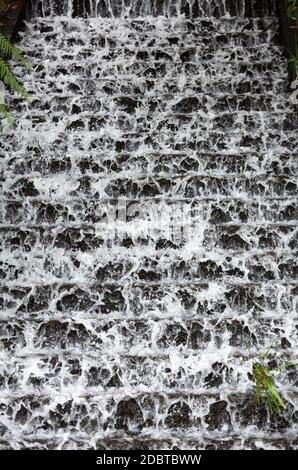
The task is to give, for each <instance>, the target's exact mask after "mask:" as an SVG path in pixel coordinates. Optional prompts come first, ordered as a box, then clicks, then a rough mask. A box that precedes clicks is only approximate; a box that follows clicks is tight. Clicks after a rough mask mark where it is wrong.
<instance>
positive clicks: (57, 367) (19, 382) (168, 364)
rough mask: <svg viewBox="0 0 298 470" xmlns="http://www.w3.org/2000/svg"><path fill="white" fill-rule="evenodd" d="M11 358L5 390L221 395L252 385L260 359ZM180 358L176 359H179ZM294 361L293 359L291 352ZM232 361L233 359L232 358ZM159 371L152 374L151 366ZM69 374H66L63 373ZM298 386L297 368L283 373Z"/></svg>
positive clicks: (284, 380)
mask: <svg viewBox="0 0 298 470" xmlns="http://www.w3.org/2000/svg"><path fill="white" fill-rule="evenodd" d="M32 359H33V358H32V356H30V355H28V356H26V357H15V358H13V359H10V358H9V357H5V358H3V359H2V360H1V361H0V364H1V385H0V387H1V393H3V395H4V394H9V395H10V396H12V395H14V396H22V395H23V396H24V395H26V394H31V395H34V393H36V390H37V389H38V388H40V387H43V390H44V393H45V394H49V395H50V394H51V393H53V392H54V393H55V394H64V395H67V394H69V393H71V390H73V389H74V388H80V390H82V391H83V390H84V391H85V392H84V393H86V394H88V393H90V394H95V393H98V394H99V395H100V394H102V392H103V390H104V391H106V393H107V394H111V392H112V393H113V392H115V391H117V392H118V393H119V392H120V393H123V392H124V391H125V392H126V393H127V394H128V395H130V394H131V395H135V394H138V393H141V392H142V391H144V390H151V392H152V391H155V392H159V391H160V390H164V391H165V393H166V394H170V395H171V394H173V393H174V394H179V393H181V394H182V395H185V394H193V393H204V392H205V393H210V394H212V393H213V394H218V392H219V390H218V387H219V386H220V387H221V388H222V389H225V390H227V389H230V390H232V389H234V391H235V390H237V387H238V384H239V383H241V387H242V389H244V388H246V389H252V388H253V381H252V380H251V371H252V364H253V361H254V358H243V357H235V356H234V357H233V356H232V355H230V354H229V353H227V354H223V355H222V356H221V355H217V356H215V355H214V354H213V355H212V354H211V353H210V352H207V353H205V354H204V353H203V354H202V356H201V357H200V356H198V355H193V356H192V355H191V356H190V357H189V359H188V360H186V358H185V357H184V356H183V355H181V356H179V354H177V356H175V357H174V356H173V355H172V356H171V354H170V356H169V357H156V358H155V357H137V356H136V357H129V356H124V357H121V358H119V357H117V356H116V355H115V356H110V357H109V356H100V357H95V356H89V355H88V354H86V357H82V356H81V355H80V354H74V355H73V356H71V355H68V356H67V355H64V354H61V356H59V358H58V356H57V355H52V356H48V357H46V356H36V357H35V364H34V366H33V365H32ZM175 360H176V361H175ZM282 360H283V361H284V360H285V357H284V356H283V357H282ZM288 360H293V358H291V357H289V358H288ZM227 361H228V362H227ZM152 370H154V371H155V375H154V378H152V373H151V371H152ZM62 373H63V377H62V376H61V374H62ZM297 385H298V377H297V371H296V370H295V368H294V367H292V368H289V369H286V370H285V371H284V372H283V373H282V375H280V376H279V386H280V387H282V388H283V389H284V390H286V389H293V388H294V389H295V388H296V387H297Z"/></svg>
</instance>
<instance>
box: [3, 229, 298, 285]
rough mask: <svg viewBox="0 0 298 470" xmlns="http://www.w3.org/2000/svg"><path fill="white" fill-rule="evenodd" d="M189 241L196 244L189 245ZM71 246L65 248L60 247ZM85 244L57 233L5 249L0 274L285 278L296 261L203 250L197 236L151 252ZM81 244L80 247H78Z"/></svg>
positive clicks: (283, 254)
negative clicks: (30, 246)
mask: <svg viewBox="0 0 298 470" xmlns="http://www.w3.org/2000/svg"><path fill="white" fill-rule="evenodd" d="M193 246H195V247H194V248H193ZM70 247H72V248H71V251H68V252H65V248H68V249H69V248H70ZM85 247H86V245H85V244H82V243H80V240H78V241H75V243H73V240H72V239H71V238H69V235H68V236H66V237H65V238H61V241H60V247H56V248H55V249H53V248H48V249H45V248H44V249H43V250H42V251H41V250H40V249H39V250H38V252H36V253H35V254H34V256H32V253H30V252H28V253H26V252H25V251H20V250H18V251H16V252H6V253H5V252H4V253H3V255H2V257H1V265H0V266H1V270H0V276H1V279H2V280H3V281H4V282H7V283H10V282H14V281H17V282H19V283H24V282H25V283H26V282H27V281H28V279H27V275H26V273H27V272H28V270H29V269H30V273H31V274H30V279H31V283H36V282H37V283H39V282H41V281H43V280H45V279H47V282H48V283H49V282H58V281H63V282H76V281H77V282H80V280H82V279H88V281H95V280H97V281H99V282H102V283H108V284H110V283H113V282H123V283H124V285H126V284H131V283H135V282H148V284H150V283H152V282H153V283H157V282H162V283H175V282H178V283H179V282H182V283H188V282H190V283H191V282H206V281H208V282H211V281H216V282H219V281H224V282H230V283H231V282H239V283H246V282H276V281H280V282H285V283H287V282H289V283H293V282H295V281H297V261H296V259H295V255H293V252H292V251H283V250H272V251H267V252H261V253H258V252H256V253H254V252H252V253H250V252H246V253H245V254H244V252H243V251H240V252H236V253H233V256H232V255H231V253H229V252H228V251H227V252H225V251H223V250H221V251H219V252H215V253H212V252H209V253H208V252H206V253H205V251H204V250H203V249H202V248H200V246H199V244H198V241H197V240H195V241H193V240H191V242H190V246H187V245H186V247H185V248H184V249H183V250H181V251H178V252H177V251H176V250H167V249H165V250H164V252H163V253H161V252H160V253H158V252H156V249H155V248H154V247H150V246H149V247H140V248H138V249H136V251H135V252H133V251H132V252H130V251H129V250H125V256H124V257H123V254H124V252H123V247H119V248H117V247H114V249H113V251H107V250H106V249H104V250H100V249H94V251H93V253H88V247H87V252H85V251H86V248H85ZM81 248H83V251H81Z"/></svg>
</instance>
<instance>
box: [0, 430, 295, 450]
mask: <svg viewBox="0 0 298 470" xmlns="http://www.w3.org/2000/svg"><path fill="white" fill-rule="evenodd" d="M48 448H49V449H58V450H97V451H98V450H101V451H105V450H125V451H126V450H139V451H140V450H149V451H150V450H157V451H158V450H161V449H162V450H172V451H176V450H177V449H181V448H182V449H184V448H185V449H187V450H196V451H200V450H202V449H204V450H209V451H210V450H240V449H242V448H244V449H246V450H296V448H297V439H295V438H294V437H289V436H286V437H280V435H279V434H275V435H274V436H270V437H268V436H265V435H263V434H262V436H260V433H259V432H258V433H256V435H255V436H253V435H252V434H251V436H250V437H247V438H243V437H241V436H235V435H233V436H232V437H229V438H226V437H222V438H216V437H213V438H212V437H203V436H202V435H195V436H194V437H193V438H191V437H186V436H185V433H183V435H181V436H178V435H177V434H176V435H175V436H173V433H171V436H164V435H163V436H162V437H161V438H157V437H156V435H155V434H154V432H152V436H147V437H143V436H142V437H140V436H139V437H129V436H128V435H127V433H123V435H119V432H118V433H116V434H115V435H114V436H110V437H105V438H104V437H103V438H98V439H96V440H92V441H91V440H90V439H88V438H86V437H85V436H82V435H80V436H79V435H73V436H71V437H70V436H69V437H67V438H66V437H65V438H63V440H61V438H59V437H57V435H56V434H55V435H51V437H49V436H47V437H45V436H43V437H41V436H39V437H37V436H36V434H35V433H34V434H33V435H31V436H30V435H29V436H26V437H22V438H15V439H14V441H13V442H11V440H10V439H9V436H8V437H6V438H5V436H4V437H3V438H0V449H1V450H11V449H13V450H47V449H48Z"/></svg>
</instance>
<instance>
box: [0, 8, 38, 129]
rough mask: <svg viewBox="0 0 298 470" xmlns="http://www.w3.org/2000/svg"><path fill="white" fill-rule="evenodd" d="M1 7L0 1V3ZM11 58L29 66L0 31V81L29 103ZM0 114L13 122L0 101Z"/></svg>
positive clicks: (22, 55)
mask: <svg viewBox="0 0 298 470" xmlns="http://www.w3.org/2000/svg"><path fill="white" fill-rule="evenodd" d="M0 2H1V0H0ZM0 9H1V3H0ZM10 60H13V61H15V62H17V63H19V64H20V65H21V66H22V67H24V68H25V69H26V70H29V69H30V68H31V64H30V63H29V61H28V59H27V58H26V57H25V55H24V54H23V52H22V51H21V49H19V48H18V47H16V46H14V45H13V44H11V42H10V41H9V40H8V39H7V38H6V37H5V36H4V35H3V34H1V33H0V82H3V83H4V85H5V87H6V88H7V89H9V90H10V91H12V92H15V93H17V94H18V95H19V97H20V98H21V99H22V100H24V101H26V102H28V103H30V95H29V93H28V92H27V91H26V89H25V88H24V87H23V85H22V84H21V83H20V82H19V80H18V79H17V77H16V76H15V74H14V73H13V72H12V70H11V68H10V66H9V63H8V61H10ZM0 116H2V118H4V119H6V121H7V123H8V124H9V125H10V126H13V125H14V124H15V120H14V118H12V116H11V115H10V112H9V108H8V107H7V106H6V105H5V103H0ZM1 131H2V126H1V125H0V132H1Z"/></svg>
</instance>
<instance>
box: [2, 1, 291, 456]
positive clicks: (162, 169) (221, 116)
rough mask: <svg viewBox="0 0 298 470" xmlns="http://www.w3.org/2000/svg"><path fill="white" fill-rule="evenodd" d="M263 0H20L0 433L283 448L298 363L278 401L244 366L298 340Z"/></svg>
mask: <svg viewBox="0 0 298 470" xmlns="http://www.w3.org/2000/svg"><path fill="white" fill-rule="evenodd" d="M273 3H274V2H272V1H264V2H260V1H253V0H251V1H249V0H246V1H244V0H238V1H235V0H233V1H232V0H209V1H208V0H180V1H177V2H176V1H173V0H171V1H161V0H160V1H159V0H151V1H149V0H146V1H145V0H133V1H128V0H122V1H113V0H92V1H91V0H90V1H89V2H86V5H85V7H84V12H85V13H84V14H85V16H86V17H85V18H82V17H81V18H80V17H72V16H73V15H74V13H75V8H77V9H78V5H79V4H80V5H81V7H80V8H79V9H81V11H83V9H82V4H83V2H77V6H75V5H73V4H72V2H70V1H68V2H67V1H66V2H64V4H63V2H57V1H55V0H48V1H43V2H41V1H40V0H37V1H35V2H34V5H33V15H32V18H30V19H29V20H28V22H27V27H26V30H25V32H24V33H22V39H21V41H20V44H21V47H22V48H23V49H24V50H25V51H26V53H27V54H28V55H29V56H30V58H31V61H32V64H33V72H32V74H31V75H30V76H27V75H25V74H24V73H23V72H22V71H21V70H19V74H20V76H21V78H22V80H23V81H24V82H25V85H26V87H27V88H28V89H29V90H30V91H32V94H33V103H32V106H31V108H28V107H27V106H24V105H20V104H19V103H18V102H17V101H15V104H16V106H17V114H18V124H17V128H16V130H13V131H12V130H9V129H6V130H5V134H4V135H2V136H1V146H0V157H1V167H2V178H3V180H4V181H3V198H2V201H1V212H0V215H1V239H2V248H3V249H2V252H1V257H0V262H1V270H0V272H1V278H2V292H3V309H2V312H1V321H0V367H1V369H0V403H1V405H0V446H1V447H2V448H4V449H7V448H15V449H20V448H34V449H37V448H41V449H48V448H54V449H71V448H73V449H90V448H97V449H104V448H106V449H112V448H116V449H122V448H143V449H145V448H148V449H171V448H181V449H201V448H216V449H218V448H233V449H241V448H246V449H254V448H265V449H269V448H274V449H285V448H295V447H297V434H296V433H295V431H296V424H297V403H296V402H295V397H297V371H296V370H295V369H289V370H285V371H283V372H282V374H281V375H280V376H279V388H280V391H281V393H282V394H283V396H284V398H285V400H286V401H287V406H288V407H287V411H285V412H284V413H283V414H282V415H281V416H278V415H273V416H271V417H270V416H269V415H268V412H267V411H266V408H265V407H264V406H263V407H260V408H258V406H257V403H256V399H255V394H254V385H253V381H252V377H251V367H252V362H253V360H255V359H256V357H257V356H258V355H259V354H260V353H262V352H264V350H265V349H266V348H267V347H268V346H269V345H274V348H275V350H274V357H275V358H276V359H281V360H282V361H285V360H287V359H288V358H291V359H295V357H294V356H295V347H296V346H297V329H296V319H297V317H296V313H295V295H296V292H297V287H296V285H295V281H296V273H297V267H296V264H295V263H296V262H295V249H297V238H296V235H297V223H296V212H295V207H296V206H295V197H296V194H297V193H296V179H295V173H296V170H297V167H296V162H295V155H294V149H295V144H296V142H297V140H296V135H295V127H296V124H297V116H296V114H295V113H294V109H293V105H292V104H291V103H290V96H289V92H288V83H287V80H288V79H287V73H286V61H285V59H284V57H283V52H282V48H281V46H280V45H279V42H278V34H277V29H278V25H277V19H276V17H275V11H274V8H273ZM102 16H103V17H105V18H104V19H103V18H102ZM295 434H296V435H295Z"/></svg>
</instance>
